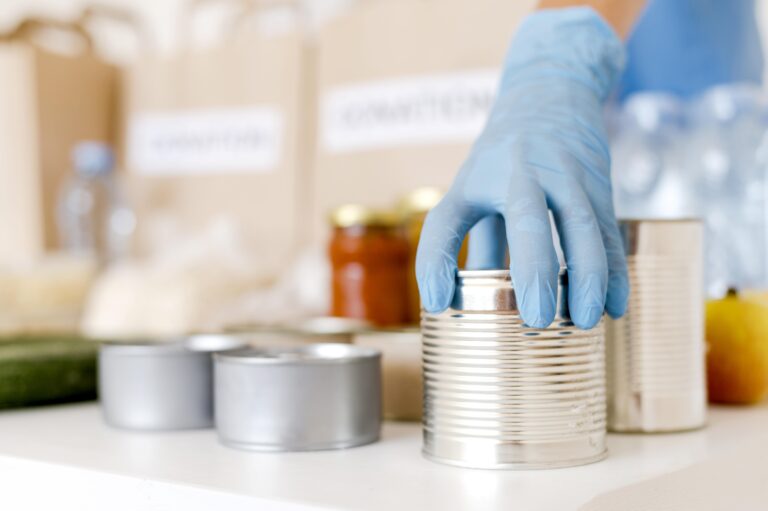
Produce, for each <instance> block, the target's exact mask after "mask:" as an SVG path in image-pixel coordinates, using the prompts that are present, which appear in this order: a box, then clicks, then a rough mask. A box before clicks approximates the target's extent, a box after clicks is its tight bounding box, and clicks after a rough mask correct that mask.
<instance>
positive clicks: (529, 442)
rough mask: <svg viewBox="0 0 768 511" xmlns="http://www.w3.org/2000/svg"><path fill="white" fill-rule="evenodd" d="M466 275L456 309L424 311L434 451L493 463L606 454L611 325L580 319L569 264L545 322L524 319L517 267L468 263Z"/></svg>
mask: <svg viewBox="0 0 768 511" xmlns="http://www.w3.org/2000/svg"><path fill="white" fill-rule="evenodd" d="M456 284H457V285H456V292H455V295H454V300H453V303H452V305H451V308H449V309H448V310H447V311H445V312H443V313H440V314H430V313H426V312H425V313H423V315H422V346H423V347H422V353H423V370H424V419H423V425H424V431H423V432H424V455H425V456H426V457H427V458H429V459H432V460H434V461H438V462H443V463H448V464H451V465H458V466H464V467H472V468H488V469H492V468H499V469H530V468H555V467H564V466H571V465H581V464H586V463H591V462H594V461H598V460H600V459H602V458H603V457H605V455H606V448H605V430H606V402H605V357H604V335H603V325H602V322H601V323H600V324H599V325H598V326H597V327H596V328H594V329H592V330H579V329H578V328H576V327H575V326H574V325H573V323H572V322H571V321H570V319H569V315H568V310H567V296H568V282H567V275H566V273H565V272H563V273H562V274H561V276H560V285H559V286H558V306H557V309H558V313H557V316H556V319H555V321H554V322H553V323H552V325H550V326H549V327H547V328H544V329H533V328H529V327H527V326H525V325H524V324H523V321H522V319H521V317H520V314H519V312H518V309H517V301H516V298H515V292H514V290H513V288H512V283H511V279H510V276H509V272H508V271H496V270H492V271H486V270H482V271H460V272H459V273H458V277H457V282H456Z"/></svg>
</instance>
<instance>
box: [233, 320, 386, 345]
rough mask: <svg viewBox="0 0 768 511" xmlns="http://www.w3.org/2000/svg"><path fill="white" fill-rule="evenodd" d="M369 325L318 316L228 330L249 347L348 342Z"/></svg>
mask: <svg viewBox="0 0 768 511" xmlns="http://www.w3.org/2000/svg"><path fill="white" fill-rule="evenodd" d="M370 328H371V325H370V324H369V323H366V322H364V321H361V320H357V319H349V318H337V317H333V316H321V317H315V318H308V319H303V320H294V321H290V322H282V323H273V324H250V325H239V326H233V327H230V328H228V329H227V331H228V332H230V333H233V334H239V335H242V336H244V337H246V338H247V339H248V341H249V344H251V345H252V346H265V347H269V346H290V345H295V344H316V343H328V342H340V343H345V344H350V343H351V342H352V339H353V338H354V336H355V335H356V334H358V333H360V332H365V331H367V330H368V329H370Z"/></svg>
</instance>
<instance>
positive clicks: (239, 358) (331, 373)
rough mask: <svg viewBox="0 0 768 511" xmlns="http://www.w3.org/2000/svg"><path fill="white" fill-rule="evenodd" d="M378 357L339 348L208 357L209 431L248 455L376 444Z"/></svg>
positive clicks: (347, 347)
mask: <svg viewBox="0 0 768 511" xmlns="http://www.w3.org/2000/svg"><path fill="white" fill-rule="evenodd" d="M380 366H381V355H380V353H379V352H378V351H376V350H372V349H369V348H362V347H358V346H351V345H346V344H336V343H328V344H310V345H305V346H292V347H278V348H251V349H244V350H236V351H231V352H227V353H220V354H217V355H216V356H215V384H214V387H215V399H216V430H217V432H218V435H219V439H220V441H221V442H222V443H223V444H224V445H227V446H230V447H235V448H240V449H249V450H256V451H313V450H323V449H343V448H347V447H354V446H358V445H363V444H368V443H371V442H374V441H376V440H378V438H379V431H380V427H381V367H380Z"/></svg>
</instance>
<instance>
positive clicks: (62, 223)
mask: <svg viewBox="0 0 768 511" xmlns="http://www.w3.org/2000/svg"><path fill="white" fill-rule="evenodd" d="M72 163H73V166H74V175H73V176H72V177H71V179H70V180H69V181H68V182H67V183H66V184H65V185H64V187H63V188H62V190H61V193H60V197H59V204H58V211H57V220H58V226H59V236H60V240H61V242H62V244H63V247H64V249H65V250H66V251H67V252H69V253H72V254H75V255H79V256H84V257H92V258H94V259H95V260H97V261H99V262H102V263H107V262H112V261H114V260H116V259H120V258H122V257H124V256H125V255H127V253H128V252H129V250H130V245H131V238H132V235H133V232H134V229H135V226H136V219H135V215H134V213H133V211H132V210H131V209H130V207H128V205H127V204H126V203H125V201H124V197H123V194H122V193H121V191H120V188H119V186H118V183H117V181H116V178H115V176H114V156H113V153H112V150H111V148H110V147H109V146H108V145H106V144H104V143H101V142H90V141H89V142H81V143H79V144H77V145H76V146H75V147H74V149H73V151H72Z"/></svg>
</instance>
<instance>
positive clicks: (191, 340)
mask: <svg viewBox="0 0 768 511" xmlns="http://www.w3.org/2000/svg"><path fill="white" fill-rule="evenodd" d="M247 345H248V343H247V341H246V339H245V338H244V336H241V335H234V334H195V335H191V336H189V337H187V338H186V339H185V340H184V347H185V348H187V349H189V350H192V351H202V352H207V353H214V352H218V351H228V350H234V349H240V348H244V347H246V346H247Z"/></svg>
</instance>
